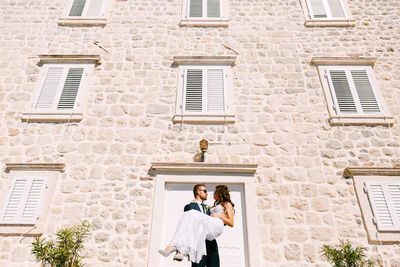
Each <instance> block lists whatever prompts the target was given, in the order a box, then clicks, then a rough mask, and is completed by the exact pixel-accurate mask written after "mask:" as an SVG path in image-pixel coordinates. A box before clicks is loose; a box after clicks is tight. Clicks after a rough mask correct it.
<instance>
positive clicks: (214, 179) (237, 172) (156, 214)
mask: <svg viewBox="0 0 400 267" xmlns="http://www.w3.org/2000/svg"><path fill="white" fill-rule="evenodd" d="M256 170H257V165H252V164H204V163H187V164H179V165H177V163H157V164H155V163H154V164H153V166H152V168H151V170H150V173H151V174H153V175H154V176H155V189H154V199H153V210H152V220H151V231H150V244H149V252H148V261H147V266H148V267H159V262H160V258H159V257H161V255H159V254H158V249H160V248H161V245H162V244H161V239H160V236H161V235H162V223H163V221H164V220H163V219H164V200H165V184H166V183H185V184H187V183H192V184H197V183H214V184H215V183H220V184H240V185H242V186H243V193H244V202H245V203H243V204H242V205H243V206H244V208H245V212H244V214H243V215H244V216H245V218H246V225H243V227H244V226H246V227H244V229H243V230H244V231H246V236H247V240H244V242H245V245H246V247H247V251H246V252H247V253H246V252H245V255H246V254H247V259H248V264H249V266H248V267H257V266H260V263H261V261H260V258H259V255H260V245H259V242H258V235H257V212H256V206H257V205H256V199H255V195H256V192H255V189H254V184H255V177H254V173H255V172H256ZM199 176H200V177H199ZM252 218H253V219H252Z"/></svg>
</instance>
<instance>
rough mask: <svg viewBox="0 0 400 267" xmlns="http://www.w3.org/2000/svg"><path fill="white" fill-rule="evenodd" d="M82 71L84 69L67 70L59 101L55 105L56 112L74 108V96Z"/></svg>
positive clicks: (76, 92)
mask: <svg viewBox="0 0 400 267" xmlns="http://www.w3.org/2000/svg"><path fill="white" fill-rule="evenodd" d="M83 71H84V68H70V69H69V70H68V74H67V78H66V80H65V83H64V87H63V89H62V93H61V97H60V101H59V102H58V105H57V109H58V110H65V109H73V108H74V105H75V100H76V96H77V94H78V90H79V87H80V84H81V81H82V75H83Z"/></svg>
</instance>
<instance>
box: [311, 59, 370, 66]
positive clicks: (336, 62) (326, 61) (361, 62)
mask: <svg viewBox="0 0 400 267" xmlns="http://www.w3.org/2000/svg"><path fill="white" fill-rule="evenodd" d="M375 62H376V58H375V57H313V58H312V59H311V65H326V64H329V65H371V66H374V65H375Z"/></svg>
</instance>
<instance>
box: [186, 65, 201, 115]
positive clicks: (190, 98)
mask: <svg viewBox="0 0 400 267" xmlns="http://www.w3.org/2000/svg"><path fill="white" fill-rule="evenodd" d="M185 89H186V90H185V110H186V111H189V112H202V111H203V70H202V69H187V70H186V88H185Z"/></svg>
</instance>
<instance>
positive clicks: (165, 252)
mask: <svg viewBox="0 0 400 267" xmlns="http://www.w3.org/2000/svg"><path fill="white" fill-rule="evenodd" d="M175 251H176V248H175V247H174V248H171V249H169V250H165V249H159V250H158V253H160V254H161V255H163V256H164V257H168V256H169V255H171V253H172V252H175Z"/></svg>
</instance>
